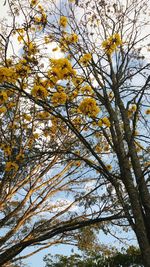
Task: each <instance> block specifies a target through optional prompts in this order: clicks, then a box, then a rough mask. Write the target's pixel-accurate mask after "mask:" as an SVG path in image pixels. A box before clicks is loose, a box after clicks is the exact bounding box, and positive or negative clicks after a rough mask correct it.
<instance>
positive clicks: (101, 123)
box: [98, 119, 103, 127]
mask: <svg viewBox="0 0 150 267" xmlns="http://www.w3.org/2000/svg"><path fill="white" fill-rule="evenodd" d="M102 125H103V121H102V120H101V119H100V120H99V121H98V126H99V127H102Z"/></svg>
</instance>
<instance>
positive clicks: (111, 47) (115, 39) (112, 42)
mask: <svg viewBox="0 0 150 267" xmlns="http://www.w3.org/2000/svg"><path fill="white" fill-rule="evenodd" d="M119 45H122V40H121V37H120V35H119V34H118V33H115V34H113V35H112V36H110V37H109V38H108V39H107V40H104V41H103V42H102V47H103V48H104V50H105V52H106V54H107V55H111V54H112V53H113V52H114V51H115V49H116V48H117V47H118V46H119Z"/></svg>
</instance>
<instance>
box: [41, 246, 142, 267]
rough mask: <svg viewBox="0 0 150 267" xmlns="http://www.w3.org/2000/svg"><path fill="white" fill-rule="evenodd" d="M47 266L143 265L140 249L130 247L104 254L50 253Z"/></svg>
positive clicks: (109, 266)
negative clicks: (66, 254) (68, 254)
mask: <svg viewBox="0 0 150 267" xmlns="http://www.w3.org/2000/svg"><path fill="white" fill-rule="evenodd" d="M44 262H45V263H46V265H45V266H46V267H50V266H51V267H59V266H62V267H65V266H66V267H80V266H83V267H103V266H105V267H120V266H122V267H130V266H135V267H142V266H143V264H142V258H141V255H140V251H139V249H137V248H135V247H129V248H128V249H127V250H124V251H122V252H118V251H116V250H115V251H113V250H112V251H111V250H109V251H107V254H106V252H105V253H104V254H100V253H98V254H96V253H92V254H90V255H80V254H76V253H74V254H72V255H70V256H63V255H55V256H52V255H50V254H48V255H47V256H45V257H44Z"/></svg>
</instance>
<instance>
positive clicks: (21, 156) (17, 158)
mask: <svg viewBox="0 0 150 267" xmlns="http://www.w3.org/2000/svg"><path fill="white" fill-rule="evenodd" d="M23 159H24V154H23V153H22V152H20V153H19V154H18V155H17V156H16V160H17V161H22V160H23Z"/></svg>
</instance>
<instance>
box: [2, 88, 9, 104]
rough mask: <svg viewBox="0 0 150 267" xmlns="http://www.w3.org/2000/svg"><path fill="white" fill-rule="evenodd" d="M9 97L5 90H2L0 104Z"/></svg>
mask: <svg viewBox="0 0 150 267" xmlns="http://www.w3.org/2000/svg"><path fill="white" fill-rule="evenodd" d="M7 99H8V95H7V93H6V92H5V91H0V105H2V104H3V103H5V102H6V101H7Z"/></svg>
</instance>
